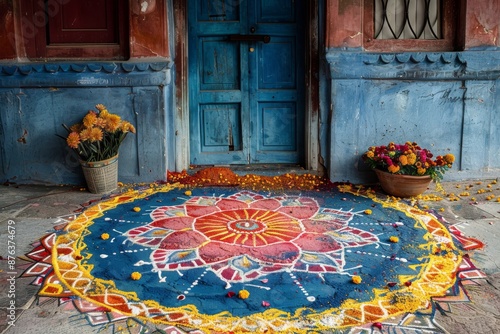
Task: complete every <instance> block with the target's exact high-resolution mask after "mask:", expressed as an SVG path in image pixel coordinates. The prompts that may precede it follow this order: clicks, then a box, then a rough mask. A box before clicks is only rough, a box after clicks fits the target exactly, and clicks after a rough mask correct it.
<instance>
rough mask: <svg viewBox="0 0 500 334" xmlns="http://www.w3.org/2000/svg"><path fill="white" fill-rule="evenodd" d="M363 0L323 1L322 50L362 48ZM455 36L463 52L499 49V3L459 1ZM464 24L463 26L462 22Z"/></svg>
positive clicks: (457, 3)
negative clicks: (479, 49)
mask: <svg viewBox="0 0 500 334" xmlns="http://www.w3.org/2000/svg"><path fill="white" fill-rule="evenodd" d="M364 2H365V0H327V2H326V12H327V18H326V22H327V23H326V46H327V47H333V48H341V47H349V48H357V47H362V46H363V11H364V7H365V6H364ZM454 5H455V6H457V8H458V7H460V6H462V10H464V11H465V13H462V15H460V17H461V18H464V19H460V20H459V21H460V22H459V28H461V29H458V30H457V31H465V33H464V35H465V36H457V37H458V38H459V40H462V41H463V46H464V47H465V49H469V48H473V47H487V46H500V35H499V34H500V27H499V25H500V15H499V13H500V0H463V4H461V3H460V2H459V1H456V2H454ZM464 20H465V22H464ZM464 25H465V29H463V28H464Z"/></svg>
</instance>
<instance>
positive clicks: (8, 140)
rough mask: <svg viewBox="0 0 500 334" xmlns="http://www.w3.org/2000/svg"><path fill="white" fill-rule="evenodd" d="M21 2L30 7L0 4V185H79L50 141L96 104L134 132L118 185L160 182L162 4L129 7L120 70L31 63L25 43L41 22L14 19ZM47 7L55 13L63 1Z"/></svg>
mask: <svg viewBox="0 0 500 334" xmlns="http://www.w3.org/2000/svg"><path fill="white" fill-rule="evenodd" d="M23 1H25V3H27V4H29V3H31V2H30V0H0V30H1V31H2V33H1V34H0V43H1V44H0V45H2V47H1V48H0V180H1V181H5V180H10V181H15V182H40V183H49V184H50V183H55V184H59V183H72V184H80V183H81V184H83V183H82V182H83V175H82V172H81V168H80V166H79V163H78V161H77V159H76V156H75V155H74V154H73V152H72V151H71V150H69V149H68V148H67V146H66V144H65V143H64V141H63V140H62V139H60V138H58V137H57V136H56V134H61V135H64V134H65V130H64V129H63V128H62V126H61V124H62V123H66V124H68V125H70V124H73V123H75V122H76V121H78V120H80V119H81V117H82V116H84V115H85V113H86V112H87V110H89V109H93V108H94V106H95V104H97V103H102V104H104V105H106V106H107V107H108V108H109V110H110V111H112V112H115V113H118V114H119V115H120V116H122V117H123V118H124V119H126V120H128V121H130V122H131V123H133V124H134V125H135V126H136V128H137V134H136V135H129V136H128V137H127V138H126V140H125V142H124V144H123V146H122V147H121V149H120V159H119V179H120V180H121V181H124V182H151V181H155V180H159V179H165V177H166V171H167V169H171V170H172V169H174V167H175V165H174V157H175V153H174V150H175V145H174V142H175V140H174V138H175V134H174V116H173V115H174V112H173V111H174V97H173V84H172V80H171V76H172V71H173V70H172V64H173V63H172V61H171V59H170V55H171V53H170V48H169V43H170V40H169V35H170V33H171V30H170V29H171V27H172V26H171V25H172V22H170V23H169V21H168V19H167V18H168V17H169V10H170V8H167V0H145V1H140V2H138V1H132V0H130V1H129V8H128V9H129V10H128V13H129V22H128V29H129V54H130V60H128V61H123V62H112V61H103V60H98V61H88V60H86V61H81V60H80V59H67V60H65V61H60V60H58V61H55V60H51V59H47V60H45V61H44V62H31V61H30V60H29V59H28V54H29V52H27V49H29V48H33V47H34V46H33V45H29V43H30V40H31V39H32V38H33V36H34V35H35V34H36V33H43V32H44V30H45V22H44V21H39V22H30V21H29V19H30V17H32V16H30V15H29V13H20V10H19V8H20V5H21V2H23ZM33 1H34V0H33ZM49 3H50V4H52V7H51V10H60V8H61V7H60V4H61V3H63V1H60V0H50V1H49ZM27 7H29V6H27ZM49 14H50V13H49ZM23 20H24V24H21V23H22V22H23ZM30 27H31V28H35V29H31V30H30V29H29V28H30ZM4 31H5V32H6V34H4V33H3V32H4ZM25 43H27V45H25Z"/></svg>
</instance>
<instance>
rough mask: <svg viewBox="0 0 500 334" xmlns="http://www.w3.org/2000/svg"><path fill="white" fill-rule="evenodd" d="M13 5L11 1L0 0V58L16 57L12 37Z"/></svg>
mask: <svg viewBox="0 0 500 334" xmlns="http://www.w3.org/2000/svg"><path fill="white" fill-rule="evenodd" d="M14 19H15V15H14V7H13V4H12V1H7V0H0V31H1V32H2V33H0V45H1V46H2V48H1V49H2V51H0V52H1V55H2V57H0V58H6V59H12V58H15V57H16V48H15V43H14V39H13V38H12V36H13V32H14Z"/></svg>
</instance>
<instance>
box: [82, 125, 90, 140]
mask: <svg viewBox="0 0 500 334" xmlns="http://www.w3.org/2000/svg"><path fill="white" fill-rule="evenodd" d="M91 132H92V128H88V129H83V130H82V131H80V140H81V141H86V140H89V138H90V134H91Z"/></svg>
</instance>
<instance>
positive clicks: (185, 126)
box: [173, 0, 323, 172]
mask: <svg viewBox="0 0 500 334" xmlns="http://www.w3.org/2000/svg"><path fill="white" fill-rule="evenodd" d="M306 4H307V6H308V8H307V22H306V25H307V32H308V33H307V34H306V41H305V45H306V48H305V49H306V50H309V52H308V53H306V55H305V59H306V64H305V68H304V70H305V90H306V91H305V109H306V110H305V115H304V117H305V129H304V130H305V131H304V140H305V142H304V145H305V146H304V148H305V161H304V162H303V163H304V167H305V168H306V169H307V170H310V171H318V172H323V170H322V164H321V163H320V158H321V157H320V145H319V142H320V138H319V134H320V131H319V125H320V124H319V98H320V97H319V79H318V78H319V35H320V34H319V12H318V11H319V9H318V7H319V0H310V1H309V0H308V1H306ZM173 8H174V26H175V30H174V37H175V55H174V63H175V118H174V119H175V122H176V124H175V129H176V131H175V141H176V144H175V149H176V154H175V169H176V171H182V170H187V169H188V168H189V165H190V144H189V136H190V133H189V77H188V5H187V1H186V0H173Z"/></svg>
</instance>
